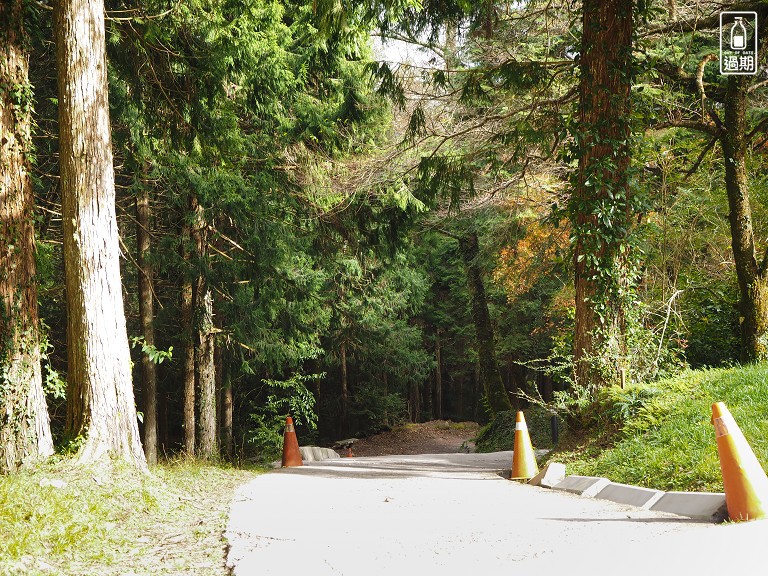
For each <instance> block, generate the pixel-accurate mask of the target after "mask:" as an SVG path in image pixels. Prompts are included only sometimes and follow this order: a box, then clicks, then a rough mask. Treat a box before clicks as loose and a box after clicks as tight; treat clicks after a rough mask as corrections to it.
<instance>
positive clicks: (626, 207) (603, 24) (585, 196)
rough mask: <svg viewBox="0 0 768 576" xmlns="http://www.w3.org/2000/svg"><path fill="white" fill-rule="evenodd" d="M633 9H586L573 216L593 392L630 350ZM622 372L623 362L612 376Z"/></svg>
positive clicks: (581, 325)
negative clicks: (625, 299)
mask: <svg viewBox="0 0 768 576" xmlns="http://www.w3.org/2000/svg"><path fill="white" fill-rule="evenodd" d="M632 9H633V2H632V0H608V1H602V0H586V1H585V2H584V3H583V8H582V11H583V12H582V26H583V33H582V49H581V56H580V63H579V66H580V78H579V98H580V99H579V127H578V135H577V138H578V139H579V142H578V143H577V144H578V146H579V150H580V156H579V166H578V174H577V182H576V186H575V189H574V192H573V197H572V200H571V209H570V213H571V219H572V225H573V235H574V240H575V243H574V244H575V250H574V266H575V271H576V273H575V281H574V283H575V289H576V290H575V292H576V302H575V304H576V315H575V333H574V376H575V379H576V381H577V382H578V383H580V384H582V385H586V386H588V387H590V388H596V387H599V386H603V385H605V384H607V383H609V382H610V376H607V375H606V374H605V371H604V370H601V369H599V368H598V364H599V363H600V359H603V360H604V361H606V360H607V362H608V363H614V364H617V363H618V360H617V358H618V357H620V356H621V355H622V350H623V348H624V334H623V332H624V318H625V315H624V309H623V303H622V302H621V301H620V300H619V299H617V297H616V295H617V293H618V292H619V290H618V289H617V286H618V285H619V284H622V283H625V282H626V281H627V276H626V270H625V269H624V267H623V264H624V262H626V256H622V255H621V254H619V253H618V243H619V242H621V241H623V237H619V232H618V231H619V230H620V229H623V230H625V234H628V231H629V230H630V229H631V218H630V217H631V213H630V201H629V200H630V197H629V195H630V190H629V185H628V177H627V171H628V169H629V163H630V149H629V139H630V135H631V133H630V125H629V118H630V112H631V106H630V88H631V73H630V71H631V62H632V61H631V49H632ZM598 307H599V308H600V310H598ZM606 357H608V358H606ZM618 369H619V366H618V364H617V365H616V366H613V370H612V371H615V372H616V373H618Z"/></svg>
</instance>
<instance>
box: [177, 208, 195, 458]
mask: <svg viewBox="0 0 768 576" xmlns="http://www.w3.org/2000/svg"><path fill="white" fill-rule="evenodd" d="M191 235H192V234H191V231H190V227H189V225H188V224H187V223H185V224H184V225H183V226H182V231H181V237H182V248H181V250H182V258H183V260H184V261H185V264H186V266H185V268H186V270H187V271H188V270H189V268H190V267H191V259H192V256H191V250H190V246H191V242H192V239H191ZM187 273H189V272H187ZM194 304H195V295H194V290H193V287H192V281H191V280H190V279H189V278H188V277H185V278H184V280H183V281H182V284H181V303H180V307H181V325H182V338H183V339H184V356H183V358H182V380H183V389H184V451H185V452H186V453H187V454H188V455H189V456H193V455H194V454H195V430H196V423H195V341H194V332H195V326H194V317H195V305H194Z"/></svg>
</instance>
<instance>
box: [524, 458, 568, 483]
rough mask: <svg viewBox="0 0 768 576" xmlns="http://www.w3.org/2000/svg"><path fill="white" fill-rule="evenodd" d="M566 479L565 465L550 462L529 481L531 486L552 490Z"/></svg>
mask: <svg viewBox="0 0 768 576" xmlns="http://www.w3.org/2000/svg"><path fill="white" fill-rule="evenodd" d="M564 479H565V464H560V463H559V462H550V463H549V464H547V465H546V466H544V468H542V469H541V471H540V472H539V473H538V474H536V476H534V477H533V478H531V479H530V480H529V481H528V484H530V485H531V486H543V487H544V488H552V487H554V486H555V485H557V484H559V483H560V482H562V481H563V480H564Z"/></svg>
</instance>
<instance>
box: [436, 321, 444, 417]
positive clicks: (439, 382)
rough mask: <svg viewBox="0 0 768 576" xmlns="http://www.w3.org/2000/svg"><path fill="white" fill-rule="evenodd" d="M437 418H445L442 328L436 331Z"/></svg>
mask: <svg viewBox="0 0 768 576" xmlns="http://www.w3.org/2000/svg"><path fill="white" fill-rule="evenodd" d="M434 408H435V418H437V419H438V420H440V419H442V417H443V370H442V359H441V358H440V328H437V329H436V330H435V407H434Z"/></svg>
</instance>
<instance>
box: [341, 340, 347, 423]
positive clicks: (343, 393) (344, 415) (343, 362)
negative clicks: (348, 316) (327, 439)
mask: <svg viewBox="0 0 768 576" xmlns="http://www.w3.org/2000/svg"><path fill="white" fill-rule="evenodd" d="M339 356H340V358H341V420H340V422H341V434H342V436H344V435H347V434H349V380H348V375H347V343H346V342H344V341H342V343H341V349H340V351H339Z"/></svg>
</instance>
